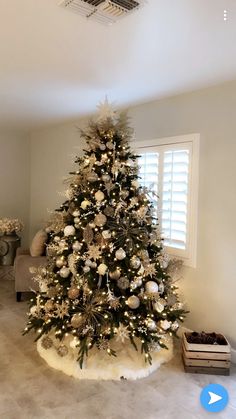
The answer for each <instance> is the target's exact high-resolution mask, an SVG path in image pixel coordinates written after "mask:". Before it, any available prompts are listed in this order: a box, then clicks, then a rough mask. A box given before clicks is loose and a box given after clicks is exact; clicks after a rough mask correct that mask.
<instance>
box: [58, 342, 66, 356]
mask: <svg viewBox="0 0 236 419" xmlns="http://www.w3.org/2000/svg"><path fill="white" fill-rule="evenodd" d="M57 354H58V355H59V356H61V357H63V356H66V355H67V354H68V348H67V346H66V345H60V346H59V348H57Z"/></svg>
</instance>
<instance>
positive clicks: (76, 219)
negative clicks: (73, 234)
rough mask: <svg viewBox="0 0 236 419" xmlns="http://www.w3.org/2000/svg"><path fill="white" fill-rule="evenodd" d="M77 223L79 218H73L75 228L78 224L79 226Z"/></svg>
mask: <svg viewBox="0 0 236 419" xmlns="http://www.w3.org/2000/svg"><path fill="white" fill-rule="evenodd" d="M79 222H80V218H79V217H75V218H74V223H75V226H76V225H78V224H79Z"/></svg>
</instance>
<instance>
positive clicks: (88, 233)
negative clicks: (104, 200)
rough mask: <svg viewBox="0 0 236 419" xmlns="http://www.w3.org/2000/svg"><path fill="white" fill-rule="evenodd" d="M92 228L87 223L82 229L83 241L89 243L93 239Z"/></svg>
mask: <svg viewBox="0 0 236 419" xmlns="http://www.w3.org/2000/svg"><path fill="white" fill-rule="evenodd" d="M93 237H94V234H93V229H92V228H91V227H89V225H87V226H86V227H85V229H84V231H83V239H84V241H85V243H87V244H89V243H91V241H93Z"/></svg>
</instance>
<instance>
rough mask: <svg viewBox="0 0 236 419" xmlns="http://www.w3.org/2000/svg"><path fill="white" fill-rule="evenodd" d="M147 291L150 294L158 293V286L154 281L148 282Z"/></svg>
mask: <svg viewBox="0 0 236 419" xmlns="http://www.w3.org/2000/svg"><path fill="white" fill-rule="evenodd" d="M145 290H146V292H148V293H149V294H155V293H157V292H158V284H157V283H156V282H154V281H148V282H146V284H145Z"/></svg>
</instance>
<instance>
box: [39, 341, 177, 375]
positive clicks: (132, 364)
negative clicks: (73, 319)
mask: <svg viewBox="0 0 236 419" xmlns="http://www.w3.org/2000/svg"><path fill="white" fill-rule="evenodd" d="M50 337H51V339H52V336H50ZM67 339H68V340H67V342H65V341H64V342H63V344H66V346H67V347H69V352H68V354H67V355H66V356H63V357H61V356H59V355H58V354H57V351H56V348H57V347H58V346H59V344H60V343H59V341H57V340H55V339H54V347H52V348H50V349H44V348H43V347H42V345H41V342H42V338H41V339H39V340H38V342H37V350H38V353H39V355H40V356H41V357H42V358H43V359H44V360H45V361H46V362H47V364H48V365H49V366H50V367H52V368H55V369H56V370H59V371H62V372H64V374H67V375H69V376H72V377H74V378H77V379H81V380H82V379H91V380H120V379H121V378H126V379H129V380H136V379H138V378H143V377H147V376H148V375H150V374H151V373H152V372H154V371H155V370H157V368H159V366H160V365H161V364H163V363H165V362H168V361H169V360H170V359H171V358H172V356H173V341H172V339H171V338H166V339H165V344H166V346H167V347H168V348H169V349H168V350H167V349H160V350H159V351H158V352H152V354H151V355H152V365H150V364H149V363H148V362H146V363H145V360H144V354H141V353H140V351H139V352H137V351H135V349H134V348H133V346H132V345H131V343H130V342H129V341H127V343H125V344H122V343H117V342H115V344H114V345H112V349H114V350H115V351H116V354H117V357H114V356H109V355H108V354H107V352H106V351H103V350H98V349H96V348H93V349H92V350H90V351H89V356H88V357H87V358H86V357H85V360H84V364H83V369H81V368H80V366H79V363H78V361H77V358H78V348H71V347H70V344H71V338H70V337H68V338H67ZM163 340H164V339H163ZM56 345H57V347H56Z"/></svg>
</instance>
